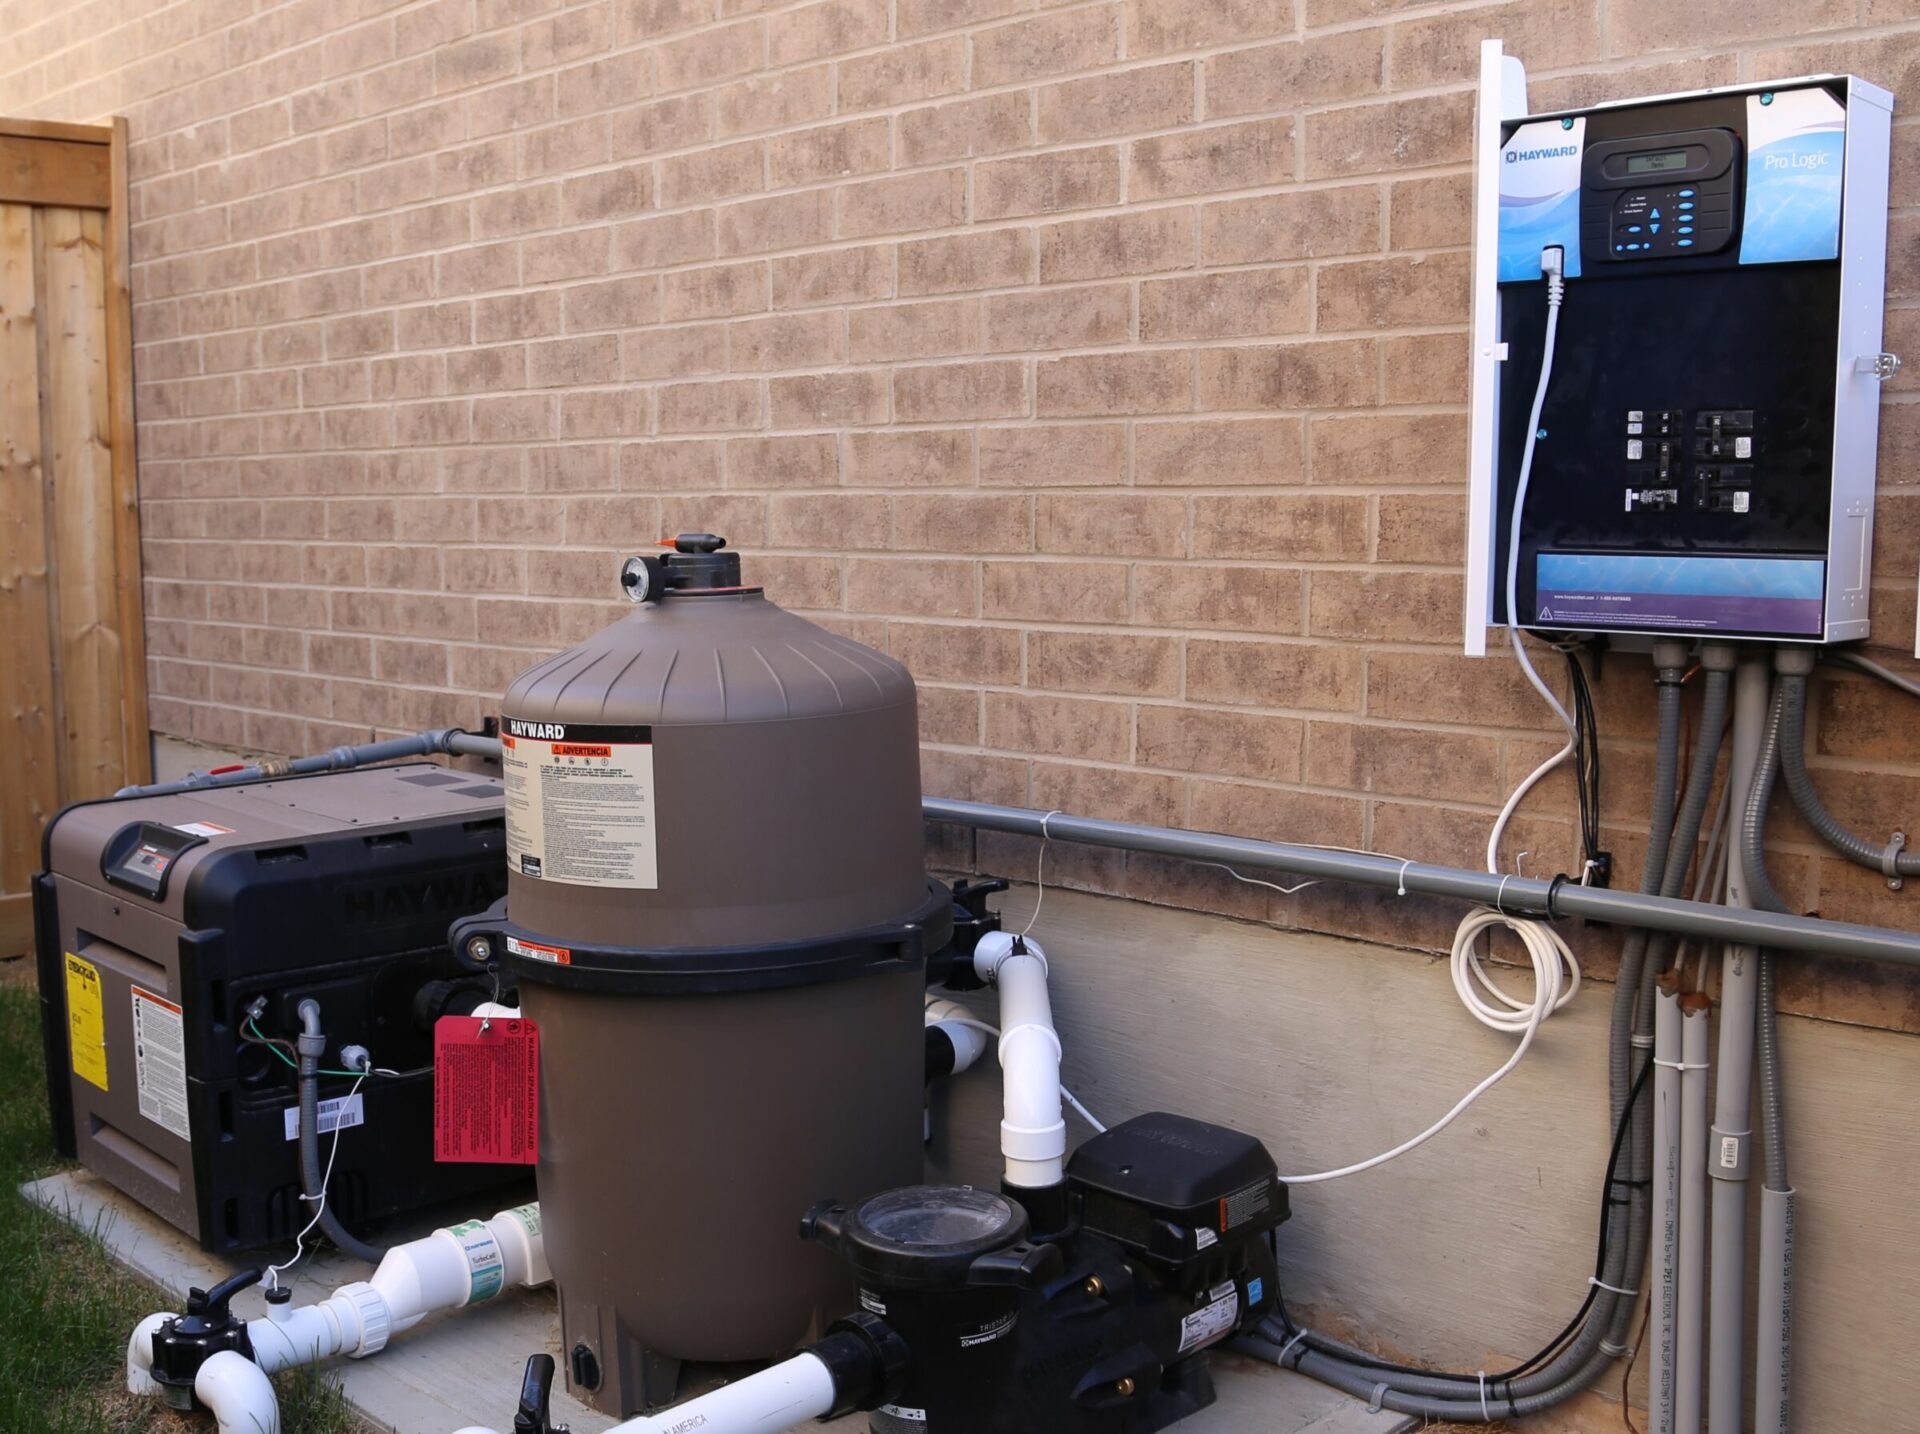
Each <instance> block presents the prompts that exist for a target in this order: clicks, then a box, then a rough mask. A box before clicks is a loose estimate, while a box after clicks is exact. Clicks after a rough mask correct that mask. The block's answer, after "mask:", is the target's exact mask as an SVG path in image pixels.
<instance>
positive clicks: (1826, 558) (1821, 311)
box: [1466, 60, 1896, 651]
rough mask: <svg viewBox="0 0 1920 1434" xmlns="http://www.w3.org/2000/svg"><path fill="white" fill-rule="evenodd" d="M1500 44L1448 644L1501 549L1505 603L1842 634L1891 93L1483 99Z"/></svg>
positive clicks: (1863, 548)
mask: <svg viewBox="0 0 1920 1434" xmlns="http://www.w3.org/2000/svg"><path fill="white" fill-rule="evenodd" d="M1504 65H1505V66H1507V67H1510V68H1507V69H1505V70H1504V71H1503V70H1501V69H1500V68H1498V67H1496V68H1495V69H1494V71H1493V72H1492V74H1491V75H1483V88H1482V103H1483V109H1482V113H1483V118H1482V122H1481V126H1482V127H1481V131H1480V138H1479V143H1480V161H1481V164H1480V174H1479V190H1478V195H1477V203H1478V205H1479V208H1480V211H1481V213H1480V216H1479V217H1480V220H1481V223H1480V227H1479V228H1478V230H1477V232H1476V240H1477V241H1478V245H1477V252H1476V261H1475V263H1476V285H1477V292H1476V295H1475V301H1476V302H1475V383H1474V395H1473V400H1474V409H1475V411H1474V422H1473V433H1474V452H1473V472H1472V478H1473V488H1474V492H1473V509H1474V511H1473V513H1472V528H1471V531H1472V537H1471V539H1470V542H1471V544H1472V551H1471V552H1470V554H1469V567H1470V573H1469V594H1468V610H1467V614H1466V618H1467V622H1466V628H1467V641H1468V646H1469V650H1471V651H1477V650H1479V645H1480V644H1481V643H1483V642H1484V637H1485V630H1486V627H1487V625H1488V624H1489V623H1495V624H1500V623H1506V622H1508V621H1509V613H1508V606H1507V593H1508V587H1509V575H1508V568H1509V565H1510V560H1512V559H1514V558H1516V557H1517V562H1513V563H1512V568H1513V571H1512V584H1511V586H1512V591H1513V595H1514V599H1515V608H1516V614H1515V615H1516V616H1517V620H1518V624H1519V625H1521V626H1524V627H1528V628H1533V629H1545V630H1554V631H1570V632H1596V631H1597V632H1610V633H1619V634H1631V633H1638V634H1653V635H1658V634H1687V633H1713V634H1714V635H1716V636H1720V637H1733V638H1741V637H1745V638H1759V639H1768V640H1776V641H1777V640H1796V641H1805V642H1836V641H1843V640H1852V639H1857V638H1862V637H1865V636H1866V635H1867V595H1868V559H1869V554H1870V551H1871V542H1872V525H1873V493H1874V465H1875V445H1876V442H1877V437H1878V414H1879V403H1880V392H1879V389H1880V380H1881V379H1882V378H1883V377H1885V376H1886V374H1887V373H1888V372H1889V371H1890V369H1891V368H1892V367H1893V366H1894V365H1895V363H1896V361H1895V360H1893V359H1892V358H1891V357H1890V356H1887V355H1883V354H1882V353H1881V306H1882V300H1883V292H1884V280H1885V267H1886V239H1887V183H1888V140H1889V134H1890V122H1891V112H1892V97H1891V96H1890V95H1888V94H1887V92H1886V91H1884V90H1881V89H1879V88H1877V87H1876V86H1874V85H1871V84H1868V83H1866V82H1865V81H1862V80H1859V79H1855V78H1851V77H1846V76H1818V77H1813V78H1808V79H1801V80H1793V81H1776V82H1770V83H1768V84H1765V85H1752V86H1743V87H1736V88H1729V89H1718V90H1707V91H1701V92H1698V93H1692V94H1681V95H1671V96H1664V97H1661V98H1658V99H1651V100H1644V101H1632V102H1624V103H1614V104H1604V105H1599V106H1596V107H1594V108H1591V109H1585V110H1577V111H1568V112H1561V113H1551V114H1541V115H1524V114H1521V115H1518V116H1516V117H1512V118H1505V119H1503V118H1501V117H1500V115H1501V112H1502V109H1503V108H1511V107H1512V106H1513V102H1514V100H1515V98H1516V96H1515V85H1514V83H1513V79H1514V76H1513V71H1514V70H1517V69H1518V66H1517V65H1516V64H1515V63H1514V62H1513V61H1511V60H1506V61H1504ZM1490 90H1491V94H1490V93H1489V91H1490ZM1520 90H1521V93H1522V94H1523V93H1524V79H1523V78H1522V79H1521V83H1520ZM1489 110H1490V111H1491V112H1490V113H1489ZM1550 251H1557V252H1550ZM1543 255H1546V256H1548V257H1547V260H1546V262H1545V263H1544V264H1543ZM1556 262H1557V264H1558V265H1559V267H1560V270H1561V272H1562V274H1563V276H1564V278H1563V280H1562V281H1561V282H1559V283H1556V282H1553V281H1550V280H1549V278H1548V277H1547V274H1546V272H1545V271H1546V269H1548V268H1551V267H1552V266H1553V264H1554V263H1556ZM1556 290H1562V291H1563V298H1562V300H1561V302H1560V303H1559V305H1558V312H1557V314H1550V312H1549V311H1550V308H1551V307H1552V305H1551V300H1552V298H1553V295H1554V293H1555V291H1556ZM1550 318H1553V319H1554V320H1555V323H1554V324H1553V326H1552V327H1553V343H1552V352H1551V355H1550V363H1551V367H1550V377H1549V379H1548V382H1547V385H1546V388H1545V391H1544V395H1543V396H1540V393H1539V381H1540V376H1541V372H1542V366H1543V364H1545V363H1547V362H1548V361H1549V353H1548V342H1547V341H1548V333H1549V319H1550ZM1536 397H1540V403H1539V416H1538V419H1537V421H1536V420H1535V418H1534V408H1535V400H1536ZM1530 438H1531V443H1529V439H1530ZM1529 459H1530V463H1529ZM1522 494H1523V495H1524V501H1523V503H1521V504H1520V506H1519V511H1518V512H1517V513H1516V511H1515V510H1516V496H1518V495H1522ZM1516 524H1517V527H1518V533H1517V543H1516V542H1515V536H1516V535H1515V525H1516Z"/></svg>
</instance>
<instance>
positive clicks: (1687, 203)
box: [1680, 199, 1693, 209]
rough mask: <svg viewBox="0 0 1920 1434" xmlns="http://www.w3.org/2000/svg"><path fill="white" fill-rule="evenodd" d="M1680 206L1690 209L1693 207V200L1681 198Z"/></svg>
mask: <svg viewBox="0 0 1920 1434" xmlns="http://www.w3.org/2000/svg"><path fill="white" fill-rule="evenodd" d="M1680 207H1681V208H1682V209H1691V208H1693V201H1692V200H1691V199H1683V200H1681V201H1680Z"/></svg>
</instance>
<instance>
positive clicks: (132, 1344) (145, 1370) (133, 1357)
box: [127, 1314, 174, 1397]
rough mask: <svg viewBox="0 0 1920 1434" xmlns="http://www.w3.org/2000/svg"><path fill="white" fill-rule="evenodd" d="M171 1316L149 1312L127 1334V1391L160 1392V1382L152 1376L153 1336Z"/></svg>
mask: <svg viewBox="0 0 1920 1434" xmlns="http://www.w3.org/2000/svg"><path fill="white" fill-rule="evenodd" d="M173 1318H174V1316H173V1315H171V1314H150V1315H148V1316H147V1317H146V1318H145V1319H143V1320H141V1321H140V1323H139V1324H137V1325H135V1326H134V1327H133V1333H132V1334H130V1335H128V1336H127V1393H129V1394H137V1395H140V1396H142V1397H147V1396H151V1395H156V1394H158V1393H159V1392H160V1383H159V1381H158V1380H156V1379H155V1378H154V1377H153V1336H154V1332H155V1331H156V1330H158V1329H159V1328H160V1326H161V1325H163V1324H165V1323H166V1322H167V1321H168V1320H170V1319H173Z"/></svg>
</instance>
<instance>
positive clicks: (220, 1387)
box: [193, 1349, 280, 1434]
mask: <svg viewBox="0 0 1920 1434" xmlns="http://www.w3.org/2000/svg"><path fill="white" fill-rule="evenodd" d="M193 1396H194V1398H196V1399H198V1400H199V1401H200V1402H201V1403H202V1404H204V1405H205V1406H206V1407H207V1408H208V1409H209V1410H210V1411H212V1414H213V1417H214V1419H215V1420H216V1421H217V1423H218V1426H219V1430H220V1434H280V1404H279V1401H277V1400H276V1399H275V1398H274V1397H273V1381H272V1380H270V1379H268V1378H267V1372H266V1371H265V1370H264V1369H262V1368H261V1367H260V1366H259V1365H257V1364H255V1363H254V1362H253V1361H252V1360H250V1359H248V1358H247V1357H246V1356H245V1355H244V1354H236V1353H235V1352H234V1351H233V1350H230V1349H223V1350H221V1351H220V1352H219V1353H218V1354H216V1355H212V1356H210V1357H209V1358H208V1360H207V1362H206V1363H205V1364H203V1365H201V1366H200V1372H199V1373H198V1374H196V1375H194V1377H193Z"/></svg>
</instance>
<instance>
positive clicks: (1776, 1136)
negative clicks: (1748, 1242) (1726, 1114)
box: [1753, 951, 1794, 1434]
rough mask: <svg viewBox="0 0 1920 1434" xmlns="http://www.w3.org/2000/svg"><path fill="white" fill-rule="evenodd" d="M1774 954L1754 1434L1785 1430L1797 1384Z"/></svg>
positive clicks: (1764, 1085)
mask: <svg viewBox="0 0 1920 1434" xmlns="http://www.w3.org/2000/svg"><path fill="white" fill-rule="evenodd" d="M1774 959H1775V958H1774V954H1773V953H1772V952H1771V951H1764V952H1762V953H1761V955H1760V1101H1761V1123H1762V1126H1763V1129H1764V1132H1765V1138H1766V1158H1767V1179H1766V1183H1765V1184H1764V1185H1763V1186H1762V1187H1761V1189H1760V1273H1759V1281H1760V1327H1759V1339H1758V1342H1757V1345H1756V1350H1755V1355H1754V1364H1753V1398H1754V1431H1755V1434H1787V1430H1788V1429H1789V1428H1790V1427H1791V1426H1790V1424H1789V1417H1790V1415H1791V1412H1792V1398H1791V1396H1792V1386H1793V1216H1794V1208H1793V1207H1794V1189H1793V1184H1792V1182H1791V1181H1789V1180H1788V1179H1787V1145H1786V1121H1785V1113H1784V1111H1783V1110H1782V1108H1781V1107H1782V1104H1783V1101H1782V1091H1781V1076H1780V1012H1779V1008H1778V1006H1777V1005H1776V1003H1775V993H1774V989H1773V983H1774Z"/></svg>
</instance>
